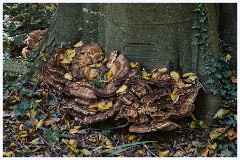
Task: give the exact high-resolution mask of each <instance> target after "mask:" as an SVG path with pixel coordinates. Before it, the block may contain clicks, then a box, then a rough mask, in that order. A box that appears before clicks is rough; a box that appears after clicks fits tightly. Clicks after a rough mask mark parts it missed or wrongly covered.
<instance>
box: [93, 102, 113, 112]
mask: <svg viewBox="0 0 240 160" xmlns="http://www.w3.org/2000/svg"><path fill="white" fill-rule="evenodd" d="M97 106H98V110H99V111H102V112H103V111H106V110H108V109H110V108H111V107H112V106H113V104H112V101H111V102H108V103H107V104H104V103H98V104H97Z"/></svg>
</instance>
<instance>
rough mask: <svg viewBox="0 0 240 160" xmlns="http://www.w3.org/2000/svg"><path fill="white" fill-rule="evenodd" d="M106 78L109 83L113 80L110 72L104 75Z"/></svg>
mask: <svg viewBox="0 0 240 160" xmlns="http://www.w3.org/2000/svg"><path fill="white" fill-rule="evenodd" d="M106 78H107V79H108V80H109V81H111V80H112V79H113V73H112V71H108V72H107V73H106Z"/></svg>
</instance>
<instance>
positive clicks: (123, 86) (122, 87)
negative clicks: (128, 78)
mask: <svg viewBox="0 0 240 160" xmlns="http://www.w3.org/2000/svg"><path fill="white" fill-rule="evenodd" d="M126 90H127V86H126V85H122V86H121V87H120V88H119V89H118V90H117V91H116V93H119V94H124V93H126Z"/></svg>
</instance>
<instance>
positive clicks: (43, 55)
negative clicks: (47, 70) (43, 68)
mask: <svg viewBox="0 0 240 160" xmlns="http://www.w3.org/2000/svg"><path fill="white" fill-rule="evenodd" d="M40 55H41V56H42V59H43V61H44V62H46V61H47V58H46V56H45V54H44V53H43V52H42V51H41V52H40Z"/></svg>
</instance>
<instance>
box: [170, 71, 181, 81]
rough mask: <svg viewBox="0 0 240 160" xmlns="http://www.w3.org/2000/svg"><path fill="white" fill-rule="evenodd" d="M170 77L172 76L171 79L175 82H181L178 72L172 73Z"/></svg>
mask: <svg viewBox="0 0 240 160" xmlns="http://www.w3.org/2000/svg"><path fill="white" fill-rule="evenodd" d="M170 76H171V78H172V79H173V80H174V81H175V82H178V81H179V78H180V76H179V74H178V73H177V72H175V71H172V72H171V73H170Z"/></svg>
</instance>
